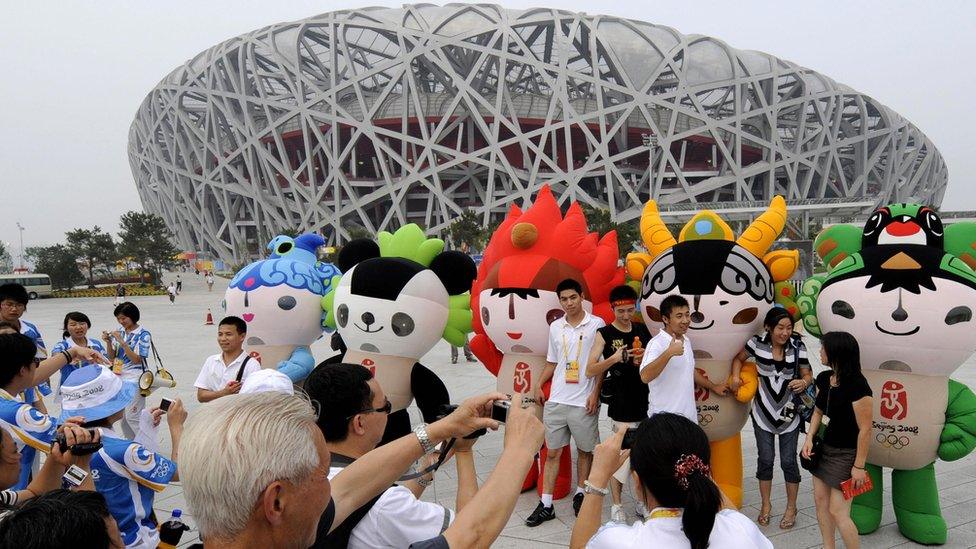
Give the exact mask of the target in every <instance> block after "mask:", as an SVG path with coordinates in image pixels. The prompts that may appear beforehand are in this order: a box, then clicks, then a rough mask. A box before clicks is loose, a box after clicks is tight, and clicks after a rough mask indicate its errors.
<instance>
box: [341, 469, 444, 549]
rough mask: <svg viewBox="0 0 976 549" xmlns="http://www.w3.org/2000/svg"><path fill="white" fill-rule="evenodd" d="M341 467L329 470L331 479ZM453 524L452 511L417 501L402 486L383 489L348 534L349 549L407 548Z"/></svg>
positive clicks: (436, 534) (435, 535)
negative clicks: (381, 493) (378, 497)
mask: <svg viewBox="0 0 976 549" xmlns="http://www.w3.org/2000/svg"><path fill="white" fill-rule="evenodd" d="M339 471H342V467H330V468H329V480H332V479H333V478H334V477H335V476H336V475H337V474H339ZM452 522H454V512H453V511H451V510H450V509H447V508H446V507H443V506H440V505H437V504H436V503H430V502H427V501H421V500H419V499H417V498H416V497H414V495H413V492H411V491H410V490H408V489H407V488H404V487H403V486H391V487H390V488H387V489H386V491H385V492H383V495H381V496H380V499H378V500H376V503H375V504H373V507H372V508H370V510H369V512H368V513H366V515H365V516H364V517H363V518H362V520H360V521H359V524H357V525H356V527H355V528H353V529H352V532H351V533H350V534H349V545H348V546H347V547H348V548H349V549H373V548H380V547H388V548H391V549H393V548H397V549H399V548H401V547H409V546H410V544H411V543H414V542H417V541H423V540H427V539H430V538H434V537H437V536H439V535H441V534H442V533H444V530H447V527H448V526H450V525H451V523H452Z"/></svg>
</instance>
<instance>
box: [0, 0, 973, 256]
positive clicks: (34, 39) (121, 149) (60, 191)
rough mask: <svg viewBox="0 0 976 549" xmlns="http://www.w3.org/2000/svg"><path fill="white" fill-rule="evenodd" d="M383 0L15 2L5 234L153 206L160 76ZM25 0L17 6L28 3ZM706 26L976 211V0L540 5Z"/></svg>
mask: <svg viewBox="0 0 976 549" xmlns="http://www.w3.org/2000/svg"><path fill="white" fill-rule="evenodd" d="M402 3H403V2H386V1H382V0H363V1H358V2H357V1H351V0H340V1H338V2H310V1H299V0H278V1H275V2H268V1H267V0H262V1H252V0H247V1H244V0H237V1H230V0H207V1H205V2H201V1H200V0H193V1H190V0H167V1H165V2H131V1H122V0H98V1H94V0H91V1H87V2H84V1H72V2H26V1H20V2H16V3H6V4H5V5H4V6H3V7H0V67H2V68H3V75H2V77H0V114H2V118H0V132H2V133H0V189H2V193H0V196H2V199H3V204H2V207H0V211H2V214H0V241H3V242H5V243H7V244H8V249H9V250H10V251H11V255H13V256H14V257H17V256H18V255H19V253H20V243H19V236H18V231H17V226H16V222H17V221H20V222H21V223H22V224H23V225H24V226H25V227H26V229H27V230H26V231H25V232H24V241H25V242H24V243H25V245H27V246H32V245H40V244H50V243H55V242H58V241H60V240H61V239H62V238H63V234H64V232H65V231H67V230H70V229H73V228H76V227H90V226H92V225H96V224H97V225H100V226H101V227H102V228H105V229H108V230H110V231H111V232H112V233H113V234H114V233H115V232H116V231H117V230H118V218H119V215H120V214H122V213H123V212H125V211H127V210H131V209H141V208H142V205H141V203H140V202H139V197H138V194H137V193H136V190H135V186H134V184H133V180H132V174H131V172H130V171H129V162H128V158H127V155H126V143H127V136H128V130H129V125H130V123H131V122H132V118H133V116H134V114H135V112H136V109H137V107H138V106H139V104H140V102H141V101H142V99H143V98H144V97H145V96H146V94H147V93H148V92H149V90H150V89H152V87H153V86H155V85H156V83H157V82H159V80H160V79H162V77H163V76H164V75H166V74H167V73H169V72H170V71H171V70H172V69H174V68H175V67H177V66H179V65H181V64H182V63H183V62H184V61H186V60H187V59H189V58H191V57H192V56H194V55H195V54H197V53H198V52H200V51H202V50H204V49H206V48H208V47H210V46H212V45H214V44H217V43H218V42H221V41H223V40H226V39H227V38H231V37H233V36H236V35H239V34H243V33H246V32H249V31H251V30H254V29H257V28H260V27H263V26H266V25H269V24H271V23H277V22H283V21H292V20H296V19H302V18H305V17H309V16H312V15H316V14H319V13H324V12H328V11H333V10H337V9H346V8H354V7H360V6H365V5H389V6H392V7H399V6H400V5H401V4H402ZM12 4H13V5H12ZM503 5H504V6H506V7H510V8H527V7H537V6H540V5H544V6H547V7H554V8H562V9H567V10H574V11H584V12H587V13H590V14H594V13H597V12H598V11H599V10H601V9H602V10H604V11H603V13H605V14H608V15H616V16H620V17H626V18H631V19H639V20H644V21H649V22H652V23H658V24H663V25H667V26H670V27H673V28H675V29H677V30H678V31H680V32H682V33H685V34H705V35H710V36H714V37H716V38H720V39H722V40H724V41H726V42H727V43H729V44H730V45H732V46H734V47H737V48H742V49H755V50H761V51H765V52H768V53H771V54H773V55H775V56H777V57H780V58H783V59H788V60H790V61H793V62H795V63H798V64H800V65H804V66H806V67H809V68H811V69H814V70H816V71H819V72H822V73H824V74H826V75H828V76H830V77H831V78H833V79H835V80H836V81H838V82H842V83H845V84H847V85H849V86H851V87H853V88H854V89H856V90H858V91H861V92H863V93H866V94H868V95H870V96H872V97H874V98H876V99H878V100H879V101H881V102H882V103H885V104H886V105H888V106H889V107H891V108H892V109H894V110H895V111H897V112H898V113H900V114H901V115H903V116H905V117H906V118H908V119H909V120H911V121H912V122H914V123H915V124H916V125H917V126H918V127H919V128H921V130H922V131H923V132H925V133H926V134H927V135H928V136H929V137H930V138H931V139H932V140H933V141H934V142H935V144H936V146H937V147H938V148H939V150H940V151H941V152H942V154H943V156H944V157H945V159H946V161H947V162H948V166H949V190H948V192H947V194H946V198H945V201H944V202H943V208H944V209H947V210H959V209H969V210H974V209H976V182H974V181H973V174H976V152H974V146H973V137H972V136H973V131H974V129H976V114H974V112H976V109H974V107H973V93H974V90H976V69H974V68H973V63H972V59H973V56H974V54H976V33H974V32H973V28H974V23H976V2H965V1H940V2H935V3H931V4H928V5H924V6H923V5H921V4H919V3H917V2H895V1H892V0H887V1H871V2H868V1H859V2H849V1H831V2H827V1H807V2H803V3H802V4H800V3H797V2H772V1H769V2H757V1H748V0H739V1H736V2H729V1H727V0H726V1H707V0H697V1H695V2H688V1H687V0H669V1H664V2H655V1H646V0H642V1H638V0H618V1H617V2H607V3H597V4H594V3H593V2H592V1H578V0H548V1H547V2H543V1H536V2H524V1H518V0H512V1H509V2H505V3H504V4H503Z"/></svg>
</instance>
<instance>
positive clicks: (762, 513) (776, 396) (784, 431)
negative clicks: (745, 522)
mask: <svg viewBox="0 0 976 549" xmlns="http://www.w3.org/2000/svg"><path fill="white" fill-rule="evenodd" d="M763 326H764V327H765V328H766V333H765V334H763V335H761V336H760V335H757V336H753V337H752V338H751V339H749V341H747V342H746V345H745V347H744V348H743V349H742V350H741V351H739V354H738V355H736V357H735V358H734V359H733V360H732V383H731V388H732V390H733V391H737V390H738V389H739V385H740V384H741V380H740V378H739V372H740V371H741V370H742V366H743V364H744V363H745V361H747V360H749V359H750V358H751V359H752V360H753V361H754V362H755V363H756V369H757V371H758V373H759V389H758V392H757V393H756V398H754V399H753V400H752V426H753V431H754V432H755V434H756V448H757V449H758V455H757V461H758V463H757V466H756V478H757V479H759V497H760V499H761V500H762V501H761V503H760V508H759V517H758V519H757V521H756V522H758V523H759V524H760V525H762V526H766V525H768V524H769V517H770V515H771V514H772V503H771V492H772V486H773V464H774V461H775V458H776V446H777V442H779V464H780V467H781V468H782V469H783V479H784V480H785V481H786V509H785V510H784V511H783V518H782V520H780V522H779V527H780V528H781V529H784V530H787V529H789V528H792V527H793V526H794V525H795V524H796V515H797V509H796V496H797V493H799V491H800V467H799V466H798V465H797V462H796V454H797V451H796V446H797V441H798V440H799V437H800V429H801V423H802V418H801V417H800V414H799V413H797V412H796V409H797V407H796V405H795V404H796V401H797V399H798V398H799V397H798V395H799V394H800V393H803V392H804V391H806V390H807V387H809V386H810V385H813V375H812V374H811V372H810V362H809V360H808V359H807V348H806V345H804V344H803V341H801V340H800V336H799V335H797V334H796V333H794V332H793V318H792V317H791V316H790V313H789V312H787V310H786V309H784V308H782V307H773V308H772V309H770V310H769V312H768V313H766V318H765V319H764V320H763ZM791 404H792V405H793V406H791ZM777 439H778V440H777Z"/></svg>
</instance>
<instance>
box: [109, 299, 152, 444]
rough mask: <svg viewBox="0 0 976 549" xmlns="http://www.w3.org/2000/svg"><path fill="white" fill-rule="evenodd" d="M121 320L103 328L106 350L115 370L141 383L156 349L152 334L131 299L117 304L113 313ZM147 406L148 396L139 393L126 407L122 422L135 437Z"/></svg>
mask: <svg viewBox="0 0 976 549" xmlns="http://www.w3.org/2000/svg"><path fill="white" fill-rule="evenodd" d="M112 314H114V315H115V319H116V320H117V321H118V322H119V329H118V330H115V331H114V332H111V333H109V332H102V340H103V341H104V342H105V350H106V351H108V358H109V360H112V361H113V363H114V365H113V370H114V371H115V373H116V374H118V375H120V376H122V379H123V380H124V381H129V382H134V383H135V384H136V386H138V385H139V377H140V376H141V375H142V373H143V372H144V371H146V367H147V366H148V364H149V353H150V351H151V350H152V334H150V333H149V330H147V329H145V328H144V327H142V326H140V325H139V320H140V316H141V314H140V312H139V307H136V305H135V303H132V302H131V301H126V302H123V303H122V304H121V305H119V306H117V307H116V308H115V310H114V311H113V313H112ZM145 408H146V397H144V396H142V395H136V396H135V398H133V399H132V402H130V403H129V406H128V407H127V408H126V410H125V421H123V422H122V432H123V433H125V435H126V436H127V437H129V438H135V436H136V433H138V432H139V421H140V416H141V415H142V411H143V410H144V409H145Z"/></svg>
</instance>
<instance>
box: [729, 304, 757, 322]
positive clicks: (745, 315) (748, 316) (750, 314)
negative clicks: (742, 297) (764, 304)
mask: <svg viewBox="0 0 976 549" xmlns="http://www.w3.org/2000/svg"><path fill="white" fill-rule="evenodd" d="M757 316H759V309H757V308H756V307H749V308H748V309H742V310H741V311H739V312H737V313H735V316H733V317H732V324H749V323H750V322H752V321H753V320H756V317H757Z"/></svg>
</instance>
